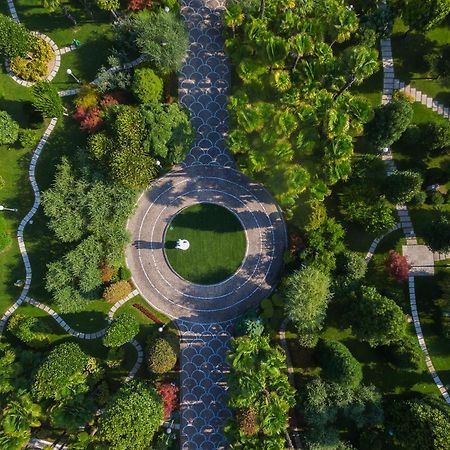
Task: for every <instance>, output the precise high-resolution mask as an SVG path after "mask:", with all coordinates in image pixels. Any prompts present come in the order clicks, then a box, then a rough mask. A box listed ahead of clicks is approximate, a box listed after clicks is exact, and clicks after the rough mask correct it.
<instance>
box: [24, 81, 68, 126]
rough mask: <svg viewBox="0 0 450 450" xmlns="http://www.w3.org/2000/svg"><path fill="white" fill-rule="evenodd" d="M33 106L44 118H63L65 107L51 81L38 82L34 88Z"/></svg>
mask: <svg viewBox="0 0 450 450" xmlns="http://www.w3.org/2000/svg"><path fill="white" fill-rule="evenodd" d="M32 92H33V106H34V107H35V108H36V110H37V111H39V112H40V113H41V114H42V115H43V116H44V117H48V118H51V117H57V118H60V117H62V115H63V113H64V107H63V103H62V99H61V97H60V96H59V95H58V89H56V86H55V85H54V84H52V83H50V82H49V81H38V82H37V83H35V84H34V85H33V87H32Z"/></svg>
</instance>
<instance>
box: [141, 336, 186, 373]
mask: <svg viewBox="0 0 450 450" xmlns="http://www.w3.org/2000/svg"><path fill="white" fill-rule="evenodd" d="M177 359H178V355H177V349H176V342H175V337H174V336H173V335H168V336H167V337H157V338H156V339H154V340H152V341H150V343H149V345H148V350H147V367H148V369H149V371H150V372H151V373H166V372H168V371H169V370H172V369H173V368H174V367H175V364H176V363H177Z"/></svg>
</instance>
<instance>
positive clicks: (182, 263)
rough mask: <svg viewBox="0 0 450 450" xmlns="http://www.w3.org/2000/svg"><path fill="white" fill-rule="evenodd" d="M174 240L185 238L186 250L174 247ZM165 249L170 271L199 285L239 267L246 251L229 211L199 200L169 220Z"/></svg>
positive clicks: (234, 270)
mask: <svg viewBox="0 0 450 450" xmlns="http://www.w3.org/2000/svg"><path fill="white" fill-rule="evenodd" d="M177 239H187V240H188V241H189V243H190V247H189V249H188V250H186V251H183V250H178V249H175V243H176V240H177ZM165 252H166V257H167V259H168V261H169V263H170V265H171V266H172V268H173V270H174V271H175V272H177V273H178V274H179V275H180V276H181V277H183V278H185V279H186V280H189V281H192V282H194V283H198V284H214V283H218V282H220V281H222V280H224V279H226V278H228V277H229V276H231V275H232V274H233V273H234V272H236V270H237V269H238V268H239V267H240V265H241V264H242V261H243V259H244V256H245V252H246V237H245V233H244V231H243V229H242V225H241V223H240V222H239V219H238V218H237V217H236V216H235V215H234V214H233V213H232V212H230V211H228V210H227V209H225V208H223V207H221V206H217V205H213V204H209V203H200V204H198V205H194V206H191V207H188V208H186V209H184V210H183V211H181V212H180V213H179V214H178V215H177V216H176V217H175V218H174V219H173V220H172V222H171V223H170V225H169V227H168V228H167V230H166V237H165Z"/></svg>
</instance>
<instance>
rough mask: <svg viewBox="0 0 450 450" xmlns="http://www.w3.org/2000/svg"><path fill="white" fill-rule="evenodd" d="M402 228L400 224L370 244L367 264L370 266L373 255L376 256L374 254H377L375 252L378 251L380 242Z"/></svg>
mask: <svg viewBox="0 0 450 450" xmlns="http://www.w3.org/2000/svg"><path fill="white" fill-rule="evenodd" d="M400 228H401V225H400V224H399V223H397V224H396V225H394V226H393V227H392V228H391V229H390V230H388V231H386V233H384V234H382V235H381V236H379V237H377V238H375V239H374V240H373V241H372V243H371V244H370V248H369V251H368V252H367V255H366V258H365V259H366V263H367V264H368V263H369V261H370V260H371V259H372V257H373V255H374V253H375V250H376V249H377V247H378V244H379V243H380V242H381V241H382V240H383V239H384V238H385V237H386V236H387V235H388V234H391V233H393V232H394V231H397V230H399V229H400Z"/></svg>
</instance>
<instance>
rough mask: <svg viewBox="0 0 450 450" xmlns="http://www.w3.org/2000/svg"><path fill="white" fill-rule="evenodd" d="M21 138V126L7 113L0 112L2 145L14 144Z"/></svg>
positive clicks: (0, 141)
mask: <svg viewBox="0 0 450 450" xmlns="http://www.w3.org/2000/svg"><path fill="white" fill-rule="evenodd" d="M18 136H19V124H18V123H17V122H16V121H14V120H13V119H12V118H11V116H10V115H9V114H8V113H7V112H6V111H0V145H5V144H13V143H14V142H16V141H17V137H18Z"/></svg>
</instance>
